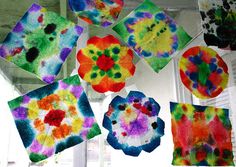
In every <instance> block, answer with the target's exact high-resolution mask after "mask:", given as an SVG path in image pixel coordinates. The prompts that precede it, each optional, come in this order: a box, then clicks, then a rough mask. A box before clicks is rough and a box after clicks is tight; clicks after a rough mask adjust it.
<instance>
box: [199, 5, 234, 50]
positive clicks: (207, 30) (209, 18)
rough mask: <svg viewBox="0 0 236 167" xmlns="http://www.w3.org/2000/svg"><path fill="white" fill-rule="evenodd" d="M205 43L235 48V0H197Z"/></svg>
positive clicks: (222, 47)
mask: <svg viewBox="0 0 236 167" xmlns="http://www.w3.org/2000/svg"><path fill="white" fill-rule="evenodd" d="M198 2H199V9H200V14H201V18H202V27H203V32H204V40H205V42H206V44H207V45H211V46H217V47H219V48H221V49H231V50H236V1H235V0H199V1H198Z"/></svg>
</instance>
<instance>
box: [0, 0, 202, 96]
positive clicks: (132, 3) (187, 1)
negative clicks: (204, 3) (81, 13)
mask: <svg viewBox="0 0 236 167" xmlns="http://www.w3.org/2000/svg"><path fill="white" fill-rule="evenodd" d="M34 2H36V3H38V4H40V5H41V6H43V7H46V8H47V9H48V10H50V11H54V12H57V13H61V15H63V16H65V17H67V18H68V19H70V20H72V21H74V22H76V18H75V17H74V15H73V13H72V12H71V11H70V9H69V7H68V5H67V1H66V0H35V1H33V0H21V1H19V0H0V42H2V41H3V40H4V38H5V37H6V35H7V33H8V32H10V31H11V29H12V28H13V26H14V25H15V24H16V22H17V21H18V20H19V19H20V17H21V16H22V15H23V14H24V13H25V11H26V10H27V8H29V7H30V6H31V4H32V3H34ZM141 2H142V0H126V1H125V7H124V10H123V12H122V13H121V15H120V18H119V19H121V18H123V17H125V16H126V15H127V14H128V13H129V12H130V11H132V10H133V9H134V8H135V7H137V6H138V5H139V4H140V3H141ZM153 2H154V3H155V4H157V5H159V6H161V7H163V8H164V9H166V10H167V11H169V14H170V15H172V17H175V18H176V19H177V20H179V22H180V23H181V24H186V25H187V26H186V27H185V28H187V29H189V33H190V34H191V33H192V34H193V35H195V34H196V32H195V31H198V30H199V28H197V29H196V30H193V28H194V27H191V26H195V27H196V26H198V25H199V19H200V18H199V14H198V11H197V1H196V0H153ZM184 12H185V13H184ZM186 12H187V13H188V14H187V15H188V16H186ZM185 17H189V18H188V20H186V19H185ZM191 17H194V18H191ZM183 19H185V21H184V20H183ZM196 20H197V21H196ZM188 21H189V22H188ZM177 22H178V21H177ZM183 26H184V25H183ZM108 33H111V34H114V32H112V30H111V28H108V29H106V31H104V29H102V28H97V27H94V26H90V27H89V35H90V36H94V35H98V34H99V35H103V34H104V35H105V34H108ZM73 55H75V51H74V52H73V53H72V54H71V55H70V56H69V58H68V59H67V61H66V63H65V64H64V65H63V69H62V70H61V73H60V74H59V75H58V79H62V78H64V77H66V76H69V75H70V74H71V72H72V71H73V69H74V68H75V64H76V63H75V62H76V60H75V56H73ZM0 68H1V70H2V71H3V73H4V74H5V76H6V77H8V79H9V80H10V81H11V82H12V84H14V85H15V86H16V88H17V89H18V90H19V92H21V93H26V92H28V91H30V90H33V89H36V88H38V87H41V86H42V85H44V83H43V82H42V81H40V80H39V79H37V78H36V77H35V76H34V75H32V74H30V73H28V72H25V71H24V70H21V69H20V68H18V67H16V66H15V65H13V64H11V63H8V62H6V61H4V60H2V59H0ZM94 97H97V96H94Z"/></svg>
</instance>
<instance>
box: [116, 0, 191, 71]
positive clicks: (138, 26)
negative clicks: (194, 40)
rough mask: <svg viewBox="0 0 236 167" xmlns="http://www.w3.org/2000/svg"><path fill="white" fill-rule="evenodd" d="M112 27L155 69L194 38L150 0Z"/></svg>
mask: <svg viewBox="0 0 236 167" xmlns="http://www.w3.org/2000/svg"><path fill="white" fill-rule="evenodd" d="M113 30H114V31H116V32H117V33H118V34H119V35H120V36H121V38H122V39H123V40H124V41H125V42H126V43H127V44H128V45H129V46H130V47H131V48H132V49H133V50H134V51H135V52H136V54H137V55H138V56H140V57H141V58H144V59H145V60H146V62H147V63H148V64H149V65H150V66H151V67H152V68H153V70H154V71H155V72H159V71H160V70H161V69H162V68H163V67H165V66H166V65H167V64H168V62H169V61H170V60H171V59H172V57H173V55H174V53H176V51H177V50H181V49H183V47H184V46H185V45H186V44H187V43H188V42H189V41H190V40H191V37H190V36H189V35H188V34H187V33H186V32H185V31H184V30H183V28H182V27H179V26H178V25H177V24H176V23H175V21H174V20H173V19H172V18H170V17H169V16H168V15H167V14H166V13H164V11H163V10H162V9H161V8H159V7H157V6H155V4H153V3H152V2H151V1H149V0H145V1H144V3H142V4H141V5H140V6H139V7H138V8H136V9H135V10H134V11H133V12H131V13H130V14H129V15H128V16H127V17H126V18H124V19H123V20H122V21H121V22H120V23H118V24H117V25H116V26H115V27H113Z"/></svg>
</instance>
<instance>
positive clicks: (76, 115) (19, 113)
mask: <svg viewBox="0 0 236 167" xmlns="http://www.w3.org/2000/svg"><path fill="white" fill-rule="evenodd" d="M8 104H9V107H10V109H11V112H12V115H13V117H14V120H15V124H16V127H17V129H18V131H19V134H20V137H21V139H22V141H23V144H24V146H25V148H26V150H27V152H28V154H29V157H30V160H31V161H32V162H39V161H42V160H44V159H46V158H48V157H51V156H52V155H53V154H57V153H59V152H61V151H63V150H65V149H67V148H69V147H72V146H74V145H76V144H79V143H81V142H83V141H86V140H89V139H91V138H93V137H95V136H97V135H99V134H100V133H101V131H100V128H99V126H98V124H97V122H96V120H95V118H94V114H93V111H92V109H91V107H90V104H89V102H88V99H87V96H86V94H85V92H84V90H83V88H82V86H81V84H80V80H79V77H78V76H73V77H70V78H67V79H64V80H61V81H58V82H54V83H53V84H50V85H47V86H45V87H42V88H40V89H37V90H34V91H32V92H30V93H27V94H26V95H24V96H21V97H19V98H16V99H15V100H12V101H10V102H9V103H8Z"/></svg>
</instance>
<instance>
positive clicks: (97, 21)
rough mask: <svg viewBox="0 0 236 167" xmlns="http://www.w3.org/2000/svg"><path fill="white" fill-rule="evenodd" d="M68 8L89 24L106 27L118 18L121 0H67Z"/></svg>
mask: <svg viewBox="0 0 236 167" xmlns="http://www.w3.org/2000/svg"><path fill="white" fill-rule="evenodd" d="M69 5H70V8H71V10H72V11H73V12H75V14H76V15H77V16H78V17H79V18H80V19H82V20H84V21H86V22H87V23H89V24H94V25H97V26H102V27H108V26H110V25H111V24H113V23H114V22H115V20H116V19H117V18H118V16H119V14H120V12H121V10H122V8H123V5H124V2H123V0H69Z"/></svg>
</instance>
